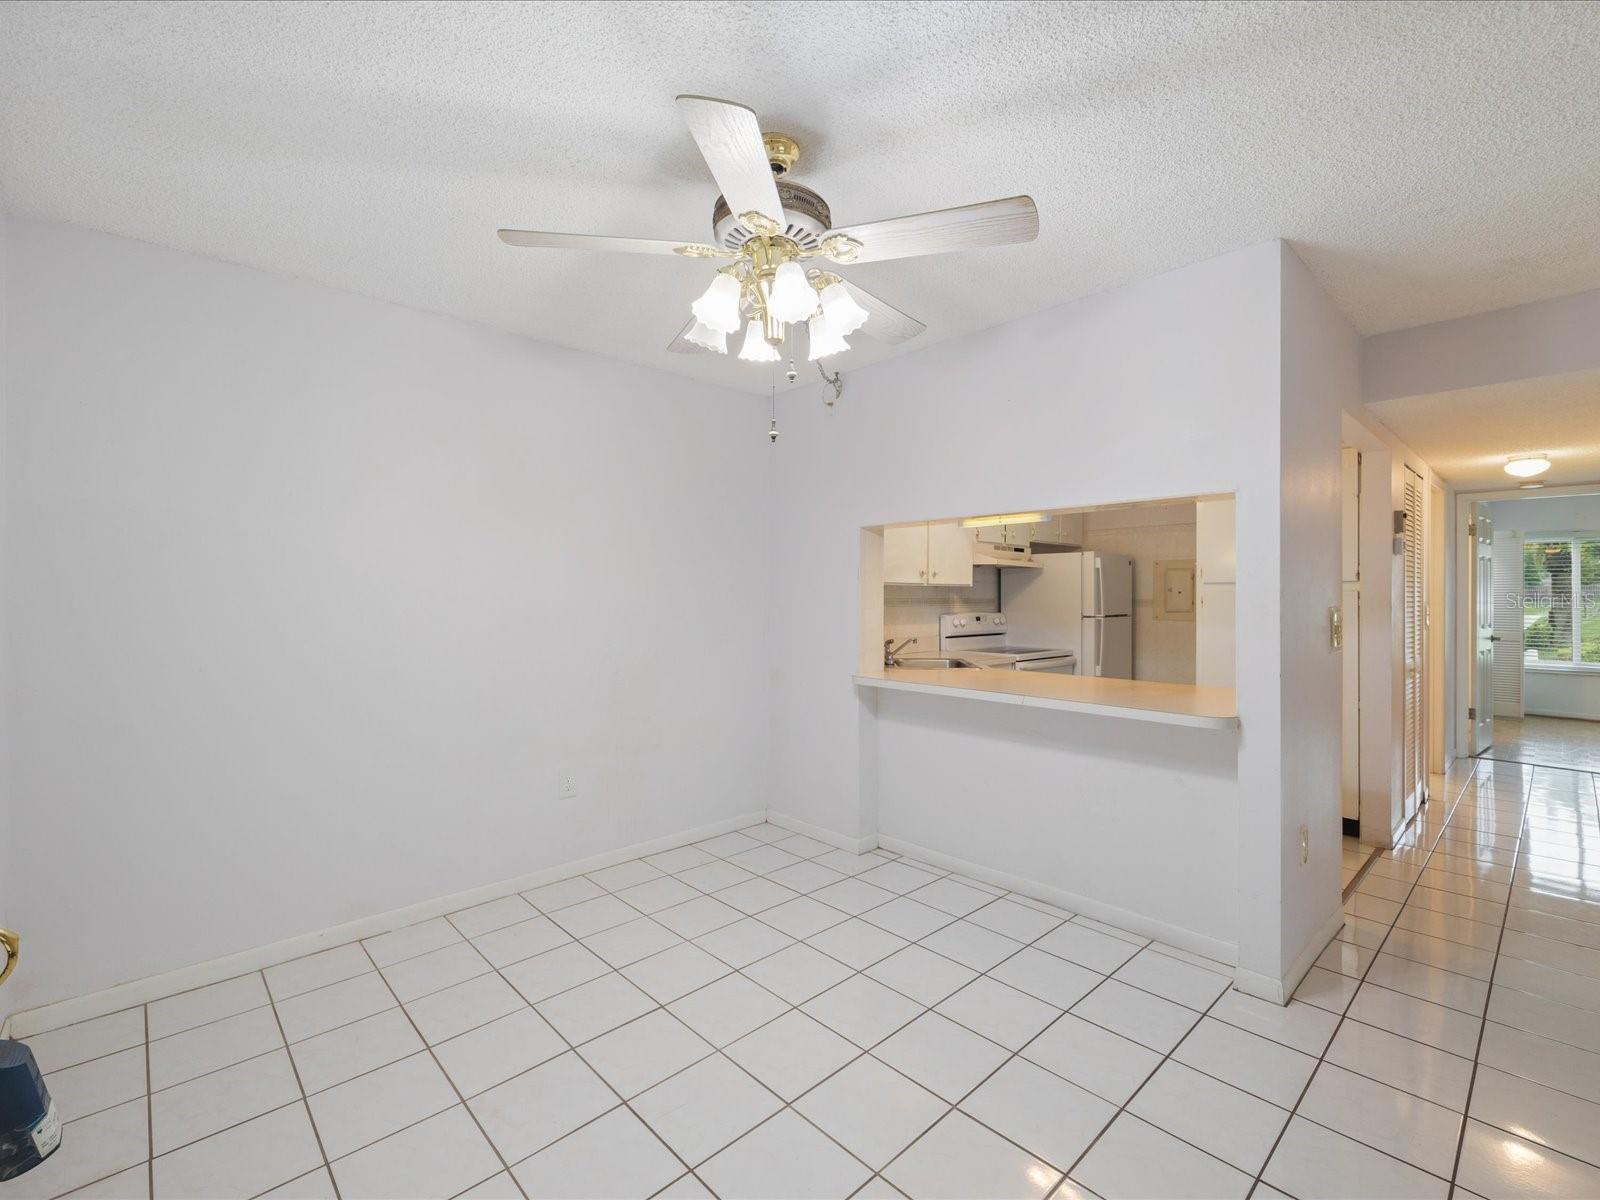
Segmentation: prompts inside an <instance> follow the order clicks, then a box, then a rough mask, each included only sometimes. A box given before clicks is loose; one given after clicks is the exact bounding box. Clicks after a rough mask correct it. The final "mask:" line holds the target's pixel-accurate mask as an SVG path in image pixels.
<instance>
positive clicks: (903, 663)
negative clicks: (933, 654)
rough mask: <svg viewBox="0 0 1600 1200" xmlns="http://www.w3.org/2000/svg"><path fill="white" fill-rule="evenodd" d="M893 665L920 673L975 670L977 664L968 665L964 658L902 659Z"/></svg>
mask: <svg viewBox="0 0 1600 1200" xmlns="http://www.w3.org/2000/svg"><path fill="white" fill-rule="evenodd" d="M894 665H895V666H897V667H911V668H913V669H916V670H920V671H948V670H950V669H952V668H955V667H973V668H976V667H977V665H978V664H977V663H970V662H968V661H967V660H966V659H964V658H902V659H900V660H898V661H897V662H896V663H895V664H894Z"/></svg>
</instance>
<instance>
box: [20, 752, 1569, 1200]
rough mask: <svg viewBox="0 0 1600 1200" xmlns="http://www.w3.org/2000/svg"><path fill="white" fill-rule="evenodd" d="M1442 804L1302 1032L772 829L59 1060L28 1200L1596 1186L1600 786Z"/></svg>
mask: <svg viewBox="0 0 1600 1200" xmlns="http://www.w3.org/2000/svg"><path fill="white" fill-rule="evenodd" d="M1439 794H1440V795H1442V796H1443V797H1444V799H1443V800H1441V801H1440V802H1436V803H1435V804H1434V805H1433V806H1432V807H1431V808H1430V809H1428V810H1427V811H1426V812H1425V813H1424V815H1423V818H1422V819H1421V821H1420V823H1419V825H1418V827H1417V829H1416V830H1415V832H1414V834H1413V836H1412V838H1411V844H1408V845H1406V846H1404V847H1401V848H1399V849H1397V850H1395V851H1392V852H1386V853H1385V854H1383V856H1382V857H1381V858H1380V859H1379V860H1378V861H1377V862H1375V863H1374V864H1373V867H1372V869H1371V870H1370V871H1369V872H1368V873H1367V875H1366V876H1365V877H1364V878H1363V879H1362V881H1361V884H1360V886H1359V887H1358V889H1357V890H1356V891H1355V892H1354V893H1353V894H1352V895H1351V897H1350V898H1349V900H1348V902H1347V904H1346V913H1347V921H1346V924H1345V927H1344V929H1343V931H1342V933H1341V934H1340V936H1339V938H1338V939H1337V940H1336V941H1334V942H1333V943H1332V944H1331V945H1330V946H1329V947H1328V949H1327V951H1326V952H1325V953H1324V954H1323V955H1322V956H1321V958H1320V959H1319V961H1318V965H1317V966H1316V967H1315V968H1314V969H1313V970H1312V972H1311V974H1310V975H1309V976H1308V977H1307V979H1306V980H1305V983H1304V984H1303V985H1302V987H1301V988H1300V991H1299V993H1298V996H1297V998H1296V1000H1295V1001H1294V1002H1293V1003H1291V1004H1290V1005H1289V1006H1288V1007H1286V1008H1279V1007H1276V1006H1273V1005H1269V1004H1265V1003H1261V1002H1258V1001H1255V1000H1252V999H1250V998H1248V997H1245V996H1242V995H1240V994H1239V993H1237V992H1233V991H1230V990H1228V985H1229V975H1228V973H1227V971H1226V969H1224V968H1222V967H1221V966H1220V965H1219V964H1215V963H1210V962H1207V961H1206V960H1204V959H1198V958H1196V957H1195V956H1193V955H1190V954H1185V953H1183V952H1181V951H1177V950H1172V949H1169V948H1166V947H1162V946H1159V945H1151V944H1148V943H1146V942H1145V941H1144V940H1143V939H1141V938H1138V937H1135V936H1133V935H1130V934H1125V933H1120V932H1119V931H1117V930H1114V929H1110V928H1108V927H1106V926H1104V925H1101V924H1099V923H1096V922H1092V921H1087V920H1085V919H1083V918H1075V917H1073V916H1072V915H1071V914H1068V913H1065V912H1060V911H1057V910H1053V909H1051V908H1049V907H1048V906H1045V905H1041V904H1038V903H1036V902H1034V901H1032V900H1029V899H1027V898H1025V897H1021V896H1016V895H1005V894H1001V893H999V892H998V891H997V890H996V889H994V888H991V887H988V886H987V885H985V884H982V883H978V882H976V881H973V880H969V879H959V878H956V877H954V876H951V875H948V874H946V873H945V872H943V871H940V870H937V869H935V868H932V867H928V866H926V865H925V864H920V863H911V862H907V861H905V860H903V859H896V858H895V857H894V856H893V855H888V854H882V853H877V852H874V853H872V854H867V855H861V856H855V855H849V854H844V853H842V852H840V851H837V850H833V849H830V848H829V847H827V846H825V845H823V844H821V843H819V842H815V841H812V840H810V839H808V838H804V837H797V836H795V835H793V834H790V833H789V832H787V831H785V830H783V829H779V828H777V827H775V826H772V825H758V826H756V827H754V828H751V829H747V830H744V831H743V832H740V833H734V834H727V835H724V836H722V837H718V838H714V839H711V840H710V841H707V842H704V843H702V844H700V845H698V846H689V847H683V848H681V849H676V850H670V851H667V852H666V853H664V854H657V855H652V856H650V857H649V858H647V859H644V860H641V861H636V862H631V863H625V864H623V865H621V866H616V867H610V868H607V869H606V870H604V871H598V872H595V873H594V874H592V875H591V876H589V877H587V878H579V879H572V880H566V881H563V882H561V883H556V884H551V885H549V886H548V887H543V888H539V889H537V890H535V891H532V892H529V893H527V894H526V895H525V896H522V897H517V896H512V897H508V898H506V899H503V900H496V901H494V902H492V903H490V904H484V905H481V906H479V907H477V908H474V909H470V910H468V911H466V912H461V913H455V914H452V915H451V916H450V917H449V918H441V919H438V920H433V921H427V922H424V923H423V924H420V925H416V926H413V927H411V928H409V929H402V930H398V931H396V932H394V933H390V934H385V935H383V936H382V937H377V938H372V939H370V940H368V941H367V942H366V943H364V944H358V945H350V946H341V947H339V948H337V949H333V950H328V951H325V952H323V953H321V954H317V955H313V956H311V957H309V958H305V959H301V960H299V961H296V962H291V963H285V964H283V965H282V966H278V967H273V968H271V969H269V970H267V971H265V972H261V973H256V974H252V975H247V976H244V977H241V978H239V979H235V980H230V981H228V982H226V983H222V984H217V985H215V986H213V987H208V988H202V989H200V990H198V991H193V992H188V993H185V994H183V995H179V996H173V997H171V998H168V999H165V1000H161V1001H157V1002H156V1003H154V1004H150V1005H148V1006H146V1007H144V1008H138V1009H132V1010H129V1011H126V1012H121V1013H116V1014H113V1015H111V1016H107V1017H102V1018H98V1019H96V1020H93V1021H87V1022H84V1023H82V1024H80V1025H74V1026H70V1027H68V1028H65V1029H61V1030H57V1031H55V1032H52V1033H47V1034H43V1035H40V1036H38V1037H36V1038H34V1039H32V1040H31V1041H32V1045H33V1046H34V1049H35V1050H36V1052H37V1053H38V1056H39V1059H40V1061H41V1063H42V1064H43V1065H44V1066H45V1067H46V1069H47V1071H48V1078H49V1084H50V1087H51V1090H52V1092H53V1093H54V1095H55V1097H56V1100H57V1103H58V1104H59V1106H60V1108H61V1111H62V1115H63V1117H64V1118H65V1119H66V1120H67V1126H66V1133H65V1143H64V1147H63V1149H62V1150H61V1151H60V1152H59V1153H58V1154H57V1155H56V1156H55V1157H54V1158H53V1159H52V1160H51V1161H50V1162H48V1163H47V1164H46V1165H45V1166H44V1167H42V1168H40V1169H38V1170H36V1171H34V1172H33V1173H31V1174H29V1175H27V1176H24V1177H22V1178H21V1179H19V1180H16V1181H14V1182H12V1183H8V1184H4V1185H0V1197H3V1198H5V1200H10V1198H11V1197H18V1198H22V1197H50V1196H57V1195H64V1194H69V1193H70V1194H73V1195H77V1196H101V1197H133V1196H140V1197H144V1196H149V1195H151V1194H152V1193H153V1194H154V1195H156V1196H159V1197H169V1196H170V1197H207V1198H215V1197H230V1196H239V1197H247V1196H274V1197H330V1196H335V1195H337V1196H340V1197H344V1198H345V1200H355V1198H358V1197H402V1196H421V1197H451V1196H474V1197H517V1196H528V1197H583V1196H588V1197H644V1196H652V1195H661V1196H708V1195H715V1196H721V1197H727V1198H734V1197H757V1196H783V1197H812V1196H815V1197H824V1196H839V1197H844V1196H852V1195H855V1196H862V1197H894V1196H910V1197H955V1198H977V1197H1007V1198H1010V1197H1025V1196H1026V1197H1043V1196H1053V1197H1056V1198H1058V1200H1073V1198H1076V1197H1089V1196H1096V1195H1098V1196H1103V1197H1108V1198H1110V1197H1144V1198H1153V1197H1168V1196H1238V1197H1243V1196H1246V1195H1255V1196H1258V1197H1275V1196H1279V1195H1287V1196H1293V1197H1300V1198H1302V1200H1311V1198H1313V1197H1354V1196H1420V1197H1441V1198H1442V1197H1445V1196H1446V1195H1448V1194H1450V1193H1451V1190H1452V1183H1454V1185H1455V1187H1454V1194H1455V1195H1456V1196H1460V1197H1465V1198H1470V1197H1472V1196H1481V1197H1490V1198H1498V1197H1506V1196H1533V1195H1538V1196H1571V1197H1594V1196H1600V873H1597V868H1595V867H1594V866H1593V865H1592V863H1593V861H1594V859H1595V857H1596V854H1597V853H1600V829H1597V827H1596V808H1595V799H1596V794H1595V785H1594V777H1593V776H1590V775H1586V774H1578V773H1573V772H1563V771H1553V770H1546V769H1542V768H1540V769H1534V768H1528V767H1523V766H1518V765H1512V764H1506V763H1487V762H1486V763H1470V764H1467V765H1466V766H1465V767H1464V768H1463V769H1462V771H1460V772H1458V773H1457V775H1456V776H1454V777H1453V778H1452V779H1451V781H1450V782H1449V785H1448V787H1446V788H1444V789H1439ZM1485 1014H1487V1020H1485ZM152 1155H153V1157H152ZM75 1189H76V1190H75Z"/></svg>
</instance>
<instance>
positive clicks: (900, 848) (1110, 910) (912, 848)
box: [877, 834, 1321, 966]
mask: <svg viewBox="0 0 1600 1200" xmlns="http://www.w3.org/2000/svg"><path fill="white" fill-rule="evenodd" d="M877 842H878V844H879V845H880V846H882V847H883V848H884V849H886V850H893V851H894V852H895V853H896V854H904V855H907V856H908V857H910V858H920V859H922V861H923V862H929V863H932V864H933V865H934V866H936V867H943V868H944V869H945V870H947V871H959V872H960V873H961V874H963V875H970V876H971V877H972V878H974V879H980V880H982V881H983V882H984V883H992V884H994V886H995V887H1003V888H1005V889H1006V890H1007V891H1009V892H1017V893H1019V894H1020V895H1023V896H1031V897H1032V898H1033V899H1035V900H1043V901H1044V902H1045V903H1046V904H1054V905H1056V906H1057V907H1058V908H1065V909H1069V910H1071V911H1072V912H1075V913H1081V914H1083V915H1084V916H1086V917H1093V918H1094V919H1095V920H1096V921H1104V922H1105V923H1106V924H1107V925H1115V926H1116V927H1117V928H1118V929H1126V930H1127V931H1128V932H1129V933H1137V934H1139V935H1140V936H1142V937H1148V938H1154V939H1155V940H1157V941H1160V942H1165V943H1166V944H1167V945H1169V946H1176V947H1177V948H1178V949H1180V950H1188V951H1189V952H1191V953H1193V954H1199V955H1202V956H1203V957H1205V958H1209V959H1212V960H1213V961H1215V962H1220V963H1225V964H1227V965H1229V966H1232V965H1233V964H1234V963H1235V962H1237V961H1238V957H1239V950H1238V947H1237V946H1234V945H1232V944H1231V943H1228V942H1223V941H1219V940H1217V939H1216V938H1212V937H1207V936H1206V935H1205V934H1202V933H1195V932H1194V931H1193V930H1190V929H1183V928H1181V927H1179V926H1177V925H1169V924H1167V923H1166V922H1165V921H1157V920H1153V919H1151V918H1150V917H1145V916H1141V915H1140V914H1138V913H1135V912H1130V911H1128V910H1127V909H1125V908H1118V907H1117V906H1116V905H1114V904H1106V903H1104V902H1103V901H1100V900H1095V899H1094V898H1092V897H1090V896H1080V895H1078V894H1077V893H1076V892H1067V891H1063V890H1061V889H1060V888H1055V887H1050V886H1049V885H1047V884H1043V883H1038V882H1035V881H1034V880H1032V879H1024V878H1022V876H1020V875H1010V874H1007V873H1006V872H1005V871H996V870H993V869H991V868H989V867H983V866H979V865H978V864H977V863H970V862H967V861H966V860H964V859H960V858H956V857H955V856H954V855H951V854H941V853H940V852H939V851H937V850H929V849H928V848H927V847H926V846H918V845H917V844H915V843H914V842H908V841H906V840H904V839H903V838H897V837H888V836H886V835H883V834H879V835H878V838H877ZM1320 952H1321V951H1320V948H1319V950H1318V953H1320Z"/></svg>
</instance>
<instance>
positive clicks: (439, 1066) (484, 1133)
mask: <svg viewBox="0 0 1600 1200" xmlns="http://www.w3.org/2000/svg"><path fill="white" fill-rule="evenodd" d="M452 928H454V927H453V926H452ZM467 945H469V946H472V943H471V942H470V941H468V942H467ZM361 949H362V950H363V951H365V952H366V955H367V958H368V959H369V960H370V961H371V962H372V965H373V968H374V969H377V967H378V960H377V959H375V958H373V957H372V951H371V950H369V949H367V946H366V944H365V943H363V944H362V947H361ZM472 949H473V951H474V953H476V954H477V955H478V957H479V958H483V953H482V951H480V950H478V948H477V947H476V946H472ZM488 961H489V960H488V959H484V962H485V963H488ZM378 977H379V978H380V979H382V980H383V984H384V986H385V987H386V988H388V989H389V994H390V995H391V996H393V997H394V1002H395V1004H396V1006H398V1007H399V1009H400V1012H401V1014H402V1015H404V1017H405V1019H406V1021H407V1022H408V1023H409V1024H410V1026H411V1029H412V1031H413V1032H414V1033H415V1034H416V1035H417V1038H418V1039H419V1040H420V1041H421V1042H422V1048H423V1051H425V1052H426V1053H427V1055H428V1057H429V1059H431V1060H432V1062H433V1067H434V1070H436V1071H438V1072H439V1074H440V1075H442V1076H443V1077H444V1081H445V1082H446V1083H448V1084H449V1085H450V1090H451V1091H452V1092H454V1093H455V1097H456V1102H457V1103H458V1104H460V1105H461V1107H462V1108H463V1109H464V1110H465V1111H466V1114H467V1116H469V1117H471V1118H472V1123H473V1124H474V1125H476V1126H477V1127H478V1134H479V1136H480V1137H482V1138H483V1140H484V1141H485V1142H486V1143H488V1146H489V1149H490V1150H492V1151H494V1156H495V1158H497V1159H498V1160H499V1161H500V1166H501V1168H502V1169H503V1170H504V1171H505V1172H506V1173H507V1174H508V1175H509V1174H510V1172H511V1164H510V1163H508V1162H507V1161H506V1156H505V1155H504V1154H502V1153H500V1147H499V1146H497V1145H496V1144H495V1141H494V1139H493V1138H491V1137H490V1136H489V1131H488V1130H486V1129H484V1127H483V1122H481V1121H480V1120H478V1114H477V1113H475V1112H473V1111H472V1109H471V1108H470V1107H469V1106H468V1105H467V1099H466V1097H465V1096H463V1095H462V1094H461V1089H460V1088H459V1087H457V1086H456V1081H455V1080H454V1079H452V1078H451V1077H450V1072H449V1071H446V1070H445V1069H444V1064H443V1063H441V1062H440V1061H439V1056H438V1055H437V1054H435V1053H434V1050H433V1046H432V1045H431V1044H430V1043H429V1041H428V1039H427V1038H426V1037H424V1036H423V1033H422V1030H421V1029H419V1028H418V1027H417V1023H416V1021H415V1019H413V1018H412V1016H411V1013H410V1011H409V1010H408V1009H407V1008H406V1006H405V1004H404V1003H403V1002H402V1001H401V999H400V993H398V992H396V991H395V990H394V985H393V984H391V983H390V982H389V980H388V977H387V976H385V975H384V974H383V972H382V971H381V970H378ZM474 978H476V976H474ZM441 990H442V989H441ZM558 1032H559V1031H558ZM407 1057H411V1056H410V1055H408V1056H407ZM398 1061H404V1060H403V1059H402V1060H398ZM385 1065H387V1066H393V1065H394V1064H393V1063H388V1064H385ZM347 1082H348V1081H347ZM441 1111H444V1112H448V1111H450V1110H449V1109H444V1110H441ZM438 1115H439V1113H429V1114H428V1115H427V1116H426V1117H423V1118H422V1120H424V1121H426V1120H430V1119H431V1118H433V1117H436V1116H438ZM312 1123H313V1124H315V1121H313V1122H312ZM420 1123H421V1122H420V1121H417V1122H412V1124H420ZM405 1128H406V1129H409V1128H411V1126H410V1125H407V1126H405ZM400 1132H403V1130H400V1129H395V1130H390V1132H388V1133H386V1134H384V1136H383V1137H381V1138H378V1139H377V1140H376V1141H373V1142H369V1143H367V1145H369V1146H376V1145H377V1144H378V1142H381V1141H384V1140H385V1139H386V1138H390V1137H393V1136H394V1135H395V1134H396V1133H400ZM364 1149H366V1146H358V1147H357V1148H356V1150H352V1151H350V1153H351V1154H354V1153H356V1151H357V1150H364ZM328 1173H329V1174H330V1175H331V1174H333V1165H332V1164H331V1163H330V1164H329V1165H328ZM491 1178H493V1176H491ZM511 1182H512V1183H513V1184H515V1185H516V1188H517V1191H518V1193H520V1194H521V1195H522V1196H523V1198H524V1200H527V1196H528V1193H527V1192H526V1191H524V1190H523V1187H522V1183H521V1181H520V1180H518V1179H517V1177H516V1176H515V1175H511Z"/></svg>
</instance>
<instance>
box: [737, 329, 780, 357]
mask: <svg viewBox="0 0 1600 1200" xmlns="http://www.w3.org/2000/svg"><path fill="white" fill-rule="evenodd" d="M739 357H740V358H742V359H743V360H744V361H745V362H777V361H778V359H779V358H780V357H782V356H781V355H780V354H779V353H778V351H777V348H776V347H774V346H772V345H770V344H769V343H768V342H767V339H766V337H765V335H764V334H762V332H761V322H760V321H751V322H750V323H749V324H748V325H746V326H745V327H744V345H742V346H740V347H739Z"/></svg>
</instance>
